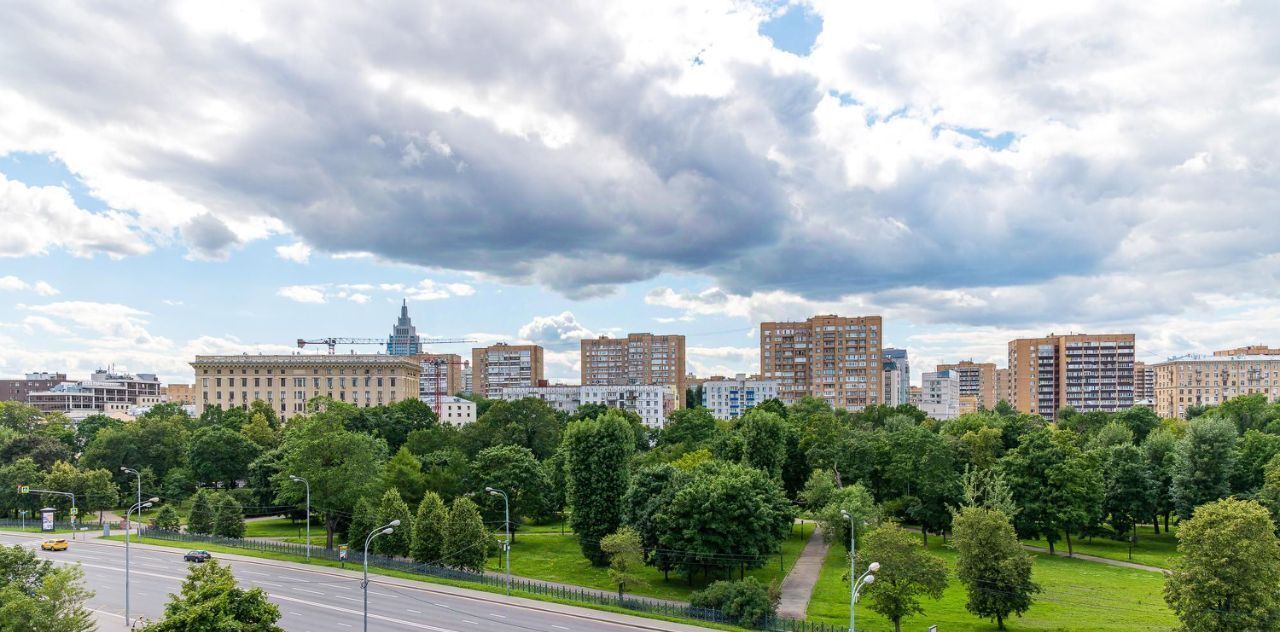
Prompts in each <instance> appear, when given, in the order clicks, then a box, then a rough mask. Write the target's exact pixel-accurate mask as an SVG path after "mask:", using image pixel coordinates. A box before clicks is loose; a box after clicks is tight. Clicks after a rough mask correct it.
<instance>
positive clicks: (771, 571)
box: [487, 525, 813, 601]
mask: <svg viewBox="0 0 1280 632" xmlns="http://www.w3.org/2000/svg"><path fill="white" fill-rule="evenodd" d="M812 533H813V528H812V527H811V526H809V527H806V528H805V530H804V538H803V539H802V538H801V537H800V527H799V526H798V525H797V526H793V527H792V535H791V537H789V538H787V539H786V540H784V541H783V544H782V559H781V560H779V558H778V556H776V555H775V556H773V557H772V558H770V559H769V561H768V562H766V563H765V565H764V566H763V567H762V568H757V569H753V570H749V571H747V572H746V575H747V576H749V577H755V578H756V579H758V580H760V581H761V582H764V583H765V584H768V583H770V582H774V581H777V582H778V583H781V582H782V578H783V577H785V576H786V574H787V571H790V570H791V567H792V566H793V565H795V562H796V558H797V557H799V555H800V551H801V550H802V549H803V548H804V545H805V542H806V541H807V538H808V537H809V536H810V535H811V534H812ZM499 537H501V536H499ZM487 568H488V569H489V570H491V571H495V572H502V571H504V570H505V568H506V567H505V565H504V560H503V558H501V557H499V556H496V555H495V556H492V557H490V558H489V562H488V566H487ZM511 574H512V575H518V576H520V577H529V578H533V579H541V580H543V581H549V582H558V583H563V584H573V585H575V586H586V587H588V588H596V589H599V590H605V591H616V590H617V589H618V585H617V584H615V583H613V582H612V581H610V579H609V569H608V568H607V567H603V566H592V565H591V562H589V561H587V559H586V558H585V557H583V556H582V550H581V549H580V548H579V546H578V539H577V538H576V537H575V536H572V535H565V536H561V535H559V534H550V533H548V534H542V535H535V534H529V535H521V534H517V535H516V538H515V543H514V544H513V545H512V547H511ZM640 575H641V576H642V577H643V578H644V581H645V583H644V584H643V585H635V586H629V587H628V588H627V592H628V593H630V594H634V595H641V596H645V597H656V598H659V599H672V600H678V601H688V599H689V595H690V594H691V593H692V592H694V591H696V590H701V589H703V588H706V586H707V584H709V583H711V582H712V581H715V580H716V579H724V577H710V578H706V577H703V576H702V575H701V574H699V575H698V576H697V577H695V578H694V581H693V583H692V584H690V583H689V582H688V581H687V580H686V578H685V577H684V576H683V575H681V574H680V573H677V572H672V573H671V577H670V579H669V580H664V579H663V576H662V572H661V571H659V570H657V569H655V568H653V567H649V566H646V567H644V568H643V569H641V571H640ZM733 578H734V579H737V578H738V573H737V572H736V571H735V572H734V573H733Z"/></svg>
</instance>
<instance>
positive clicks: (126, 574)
mask: <svg viewBox="0 0 1280 632" xmlns="http://www.w3.org/2000/svg"><path fill="white" fill-rule="evenodd" d="M159 501H160V499H159V498H152V499H151V500H148V501H147V502H145V503H144V502H138V503H137V504H135V505H133V506H132V507H129V509H128V510H126V511H125V512H124V624H125V626H126V627H128V626H129V625H130V623H129V515H130V514H132V513H133V512H134V510H137V511H138V512H139V513H141V512H142V510H143V508H145V507H150V506H151V505H152V503H156V502H159Z"/></svg>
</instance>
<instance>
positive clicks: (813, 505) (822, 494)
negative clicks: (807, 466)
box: [800, 470, 836, 512]
mask: <svg viewBox="0 0 1280 632" xmlns="http://www.w3.org/2000/svg"><path fill="white" fill-rule="evenodd" d="M835 491H836V477H835V476H834V475H833V474H831V472H829V471H827V470H814V471H813V473H812V474H810V475H809V480H807V481H805V484H804V489H803V490H801V492H800V503H801V504H803V505H804V506H805V507H806V508H807V509H808V510H809V511H810V512H815V511H820V510H821V509H822V508H823V507H826V506H827V503H828V502H830V500H831V495H832V494H834V493H835Z"/></svg>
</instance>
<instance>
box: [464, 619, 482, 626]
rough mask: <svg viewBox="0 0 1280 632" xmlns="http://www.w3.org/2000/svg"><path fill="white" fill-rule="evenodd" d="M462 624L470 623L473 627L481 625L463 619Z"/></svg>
mask: <svg viewBox="0 0 1280 632" xmlns="http://www.w3.org/2000/svg"><path fill="white" fill-rule="evenodd" d="M462 622H463V623H470V624H471V625H480V624H479V623H476V622H475V621H468V620H466V619H463V620H462Z"/></svg>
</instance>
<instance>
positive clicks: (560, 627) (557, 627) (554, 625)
mask: <svg viewBox="0 0 1280 632" xmlns="http://www.w3.org/2000/svg"><path fill="white" fill-rule="evenodd" d="M551 627H553V628H556V629H557V630H568V629H569V628H566V627H564V626H563V625H556V624H554V623H552V624H551Z"/></svg>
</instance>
